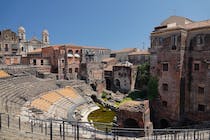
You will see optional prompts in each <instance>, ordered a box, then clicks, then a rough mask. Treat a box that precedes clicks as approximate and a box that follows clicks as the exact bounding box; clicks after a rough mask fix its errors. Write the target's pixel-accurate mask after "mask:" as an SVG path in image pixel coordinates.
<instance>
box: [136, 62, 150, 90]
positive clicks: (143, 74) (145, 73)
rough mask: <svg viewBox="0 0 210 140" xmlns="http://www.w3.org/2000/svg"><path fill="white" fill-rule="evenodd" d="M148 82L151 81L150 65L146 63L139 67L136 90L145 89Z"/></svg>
mask: <svg viewBox="0 0 210 140" xmlns="http://www.w3.org/2000/svg"><path fill="white" fill-rule="evenodd" d="M148 81H149V63H147V62H146V63H144V64H142V65H139V66H138V69H137V76H136V83H135V88H136V89H142V88H143V87H145V86H147V84H148Z"/></svg>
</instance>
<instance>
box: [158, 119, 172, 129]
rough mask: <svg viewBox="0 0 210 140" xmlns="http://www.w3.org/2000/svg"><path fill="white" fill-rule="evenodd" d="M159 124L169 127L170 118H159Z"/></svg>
mask: <svg viewBox="0 0 210 140" xmlns="http://www.w3.org/2000/svg"><path fill="white" fill-rule="evenodd" d="M159 126H160V128H167V127H169V126H170V123H169V120H168V119H166V118H162V119H160V120H159Z"/></svg>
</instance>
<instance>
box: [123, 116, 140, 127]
mask: <svg viewBox="0 0 210 140" xmlns="http://www.w3.org/2000/svg"><path fill="white" fill-rule="evenodd" d="M123 125H124V127H125V128H140V127H139V124H138V122H137V121H136V120H135V119H133V118H127V119H126V120H124V122H123Z"/></svg>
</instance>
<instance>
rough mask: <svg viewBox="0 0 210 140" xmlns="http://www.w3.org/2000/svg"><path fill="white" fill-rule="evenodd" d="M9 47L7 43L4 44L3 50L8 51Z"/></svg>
mask: <svg viewBox="0 0 210 140" xmlns="http://www.w3.org/2000/svg"><path fill="white" fill-rule="evenodd" d="M8 51H9V48H8V44H5V52H8Z"/></svg>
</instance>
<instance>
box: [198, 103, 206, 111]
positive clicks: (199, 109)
mask: <svg viewBox="0 0 210 140" xmlns="http://www.w3.org/2000/svg"><path fill="white" fill-rule="evenodd" d="M205 109H206V106H205V105H202V104H198V111H202V112H204V111H205Z"/></svg>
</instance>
